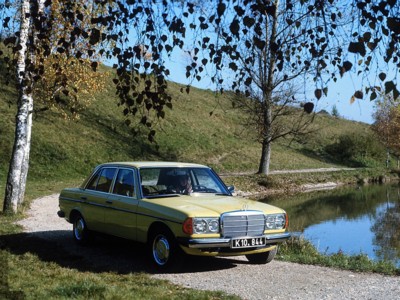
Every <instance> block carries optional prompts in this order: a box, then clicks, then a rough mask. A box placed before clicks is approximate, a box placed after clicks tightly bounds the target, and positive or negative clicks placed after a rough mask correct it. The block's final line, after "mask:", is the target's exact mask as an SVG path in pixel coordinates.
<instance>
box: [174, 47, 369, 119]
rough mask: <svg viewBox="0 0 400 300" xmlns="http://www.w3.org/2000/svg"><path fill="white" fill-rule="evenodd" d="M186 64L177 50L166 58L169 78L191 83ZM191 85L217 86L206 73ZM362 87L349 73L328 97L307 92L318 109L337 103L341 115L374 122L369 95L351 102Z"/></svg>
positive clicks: (329, 109) (213, 88)
mask: <svg viewBox="0 0 400 300" xmlns="http://www.w3.org/2000/svg"><path fill="white" fill-rule="evenodd" d="M174 52H175V51H174ZM186 64H187V61H185V57H184V55H183V54H179V53H177V52H175V53H174V54H173V55H172V56H171V57H170V58H169V59H166V65H167V67H168V68H169V69H170V71H171V75H170V76H169V78H168V79H169V80H171V81H174V82H178V83H181V84H189V81H188V79H187V78H186V76H185V73H186V70H185V66H186ZM191 85H192V86H194V87H197V88H201V89H210V90H215V86H214V85H213V84H212V83H211V80H210V78H209V77H207V76H205V75H204V76H203V78H202V80H201V81H200V82H197V81H193V82H192V83H191ZM311 85H312V84H311ZM311 85H310V87H311ZM361 89H362V81H361V78H358V77H357V76H356V75H354V74H351V73H347V74H345V76H344V77H343V78H341V79H339V80H338V81H337V82H336V83H331V84H330V85H329V86H328V96H327V97H322V98H321V99H320V100H319V101H317V99H316V98H315V96H314V93H313V89H312V90H310V92H309V93H307V94H309V98H308V100H310V101H311V102H313V103H314V104H315V107H316V111H320V110H323V109H324V110H326V111H327V112H329V113H331V112H332V108H333V106H334V105H336V108H337V110H338V112H339V115H340V116H341V117H343V118H345V119H348V120H353V121H359V122H364V123H368V124H372V123H373V122H374V120H373V117H372V114H373V112H374V102H373V101H372V102H371V101H370V100H369V99H368V98H369V96H365V97H364V99H362V100H360V99H356V101H355V102H354V103H351V102H350V99H351V97H352V95H353V94H354V92H355V91H357V90H361Z"/></svg>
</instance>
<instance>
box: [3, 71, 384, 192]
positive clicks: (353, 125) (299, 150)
mask: <svg viewBox="0 0 400 300" xmlns="http://www.w3.org/2000/svg"><path fill="white" fill-rule="evenodd" d="M169 88H170V92H171V94H172V97H173V101H174V102H173V109H172V110H170V109H168V108H167V109H166V118H165V120H163V121H162V122H160V127H158V128H157V134H156V141H157V143H153V144H152V143H150V142H148V141H147V140H146V138H145V136H140V135H139V136H133V135H132V134H131V128H129V127H128V126H126V125H125V124H124V117H123V114H122V109H121V107H118V106H117V102H118V100H117V97H116V96H115V91H114V89H113V84H112V82H111V78H110V80H109V82H108V83H107V90H106V91H105V92H102V93H100V94H99V95H97V96H96V97H95V100H94V101H93V102H92V104H91V105H90V106H89V107H88V108H87V109H86V110H85V111H83V112H82V113H81V115H80V118H79V119H78V120H66V119H64V118H62V116H61V115H60V114H59V113H58V112H55V111H47V112H44V113H40V114H37V115H35V116H34V125H33V133H32V150H31V164H30V170H29V177H28V188H32V187H33V186H34V187H35V188H34V189H35V191H36V190H38V192H40V191H39V190H40V187H42V186H43V185H42V184H41V183H43V182H53V183H54V184H57V185H60V186H63V184H64V185H65V183H66V182H68V183H69V182H75V181H76V182H78V181H80V180H82V178H84V177H85V176H86V175H87V174H88V172H90V170H91V169H92V168H93V167H94V166H95V165H97V164H99V163H102V162H106V161H126V160H173V161H189V162H197V163H203V164H207V165H210V166H212V167H214V168H215V169H216V170H217V171H219V172H233V171H252V170H256V169H257V166H258V162H259V156H260V150H261V146H260V144H259V143H257V142H256V141H255V139H254V138H255V134H254V132H253V130H252V129H251V128H245V127H243V126H242V124H244V123H245V118H246V116H244V115H243V113H242V112H241V111H240V110H237V109H233V108H232V105H231V101H230V98H229V97H230V95H229V93H226V94H224V95H222V96H216V95H215V94H214V93H213V92H212V91H209V90H199V89H195V88H192V89H191V91H190V93H189V94H186V93H181V92H180V88H181V86H179V85H178V84H176V83H171V84H170V86H169ZM16 99H17V95H16V92H15V90H14V89H13V87H12V86H5V85H4V83H3V82H0V114H1V116H2V117H1V118H0V196H1V198H3V197H2V195H3V192H4V182H5V180H6V176H7V171H8V164H9V160H10V156H11V150H12V143H13V137H14V124H15V113H16V105H15V102H16ZM211 111H212V112H213V113H212V114H210V112H211ZM312 126H313V130H314V133H313V134H311V135H308V136H305V137H303V138H302V139H301V140H300V141H297V142H292V143H290V145H289V141H288V140H282V141H279V142H278V143H275V144H274V145H273V149H272V158H271V169H272V170H278V169H299V168H318V167H332V166H338V165H344V166H349V165H354V162H351V160H347V161H346V160H344V161H345V162H343V160H342V161H340V159H338V158H337V157H335V155H332V151H331V153H329V151H327V149H329V147H328V146H329V145H334V144H335V143H336V142H337V141H338V139H339V137H341V136H344V135H347V136H354V137H360V136H362V137H365V138H366V139H367V140H368V141H371V140H374V137H373V135H372V132H371V130H370V128H369V126H368V125H367V124H363V123H358V122H352V121H347V120H343V119H337V118H334V117H331V116H329V115H326V114H325V115H324V114H318V115H317V116H316V118H315V121H314V123H313V125H312ZM331 148H332V147H331ZM333 148H334V147H333ZM334 151H338V150H337V149H336V150H335V149H333V153H334ZM339 151H340V150H339ZM382 151H383V150H382ZM382 154H383V155H384V153H383V152H382ZM364 156H365V157H364V158H365V159H366V160H365V161H366V164H367V165H368V164H372V165H374V164H377V163H378V162H377V157H376V155H375V157H374V158H368V153H367V154H365V155H364ZM379 159H380V158H379ZM381 161H382V162H383V160H381ZM357 163H358V164H360V162H357Z"/></svg>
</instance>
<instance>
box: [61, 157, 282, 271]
mask: <svg viewBox="0 0 400 300" xmlns="http://www.w3.org/2000/svg"><path fill="white" fill-rule="evenodd" d="M233 191H234V189H233V187H232V186H230V187H227V186H226V185H225V184H224V182H223V181H222V180H221V178H220V177H219V176H218V175H217V173H216V172H215V171H213V169H211V168H210V167H207V166H204V165H200V164H193V163H179V162H113V163H104V164H101V165H99V166H97V167H96V168H95V169H94V170H93V172H92V174H91V175H90V176H89V177H88V178H87V179H86V180H85V181H84V182H83V184H82V185H81V186H80V187H79V188H66V189H63V190H62V192H61V193H60V196H59V207H60V210H59V211H58V216H59V217H62V218H65V219H66V220H67V221H68V222H70V223H72V224H73V228H72V233H73V238H74V239H75V241H76V242H78V243H80V244H87V243H88V241H90V239H91V237H92V236H93V233H94V232H98V233H103V234H107V235H113V236H117V237H121V238H124V239H129V240H133V241H137V242H140V243H144V244H146V245H147V246H148V252H147V253H148V254H149V256H150V259H151V262H152V263H153V264H154V266H155V267H157V268H159V269H160V270H162V269H167V268H170V267H172V266H174V265H175V264H177V262H178V261H181V258H182V257H183V256H186V255H197V256H239V255H245V256H246V257H247V259H248V261H249V262H250V263H254V264H265V263H268V262H270V261H272V260H273V258H274V257H275V254H276V252H277V249H278V245H279V244H280V243H282V242H284V241H286V240H287V239H288V238H289V237H290V233H289V232H288V216H287V214H286V212H285V211H284V210H282V209H280V208H278V207H275V206H271V205H268V204H265V203H261V202H258V201H253V200H249V199H246V198H243V197H238V196H233ZM185 254H186V255H185Z"/></svg>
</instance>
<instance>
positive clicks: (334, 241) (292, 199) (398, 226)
mask: <svg viewBox="0 0 400 300" xmlns="http://www.w3.org/2000/svg"><path fill="white" fill-rule="evenodd" d="M263 202H266V203H270V204H273V205H276V206H279V207H281V208H283V209H285V210H286V212H287V213H288V214H289V223H290V225H289V230H290V231H291V232H293V233H294V234H299V235H302V236H303V237H304V238H306V239H307V240H309V241H310V242H311V243H312V244H313V245H314V246H315V247H316V248H317V249H318V251H320V252H321V253H325V254H333V253H338V252H343V253H345V254H349V255H357V254H360V253H362V254H366V255H368V257H370V258H371V259H374V260H390V261H392V262H394V263H395V264H396V265H397V266H399V267H400V186H399V185H367V186H363V187H343V188H338V189H334V190H329V191H319V192H310V193H302V194H296V195H293V196H285V197H279V198H274V199H270V198H267V199H265V200H263Z"/></svg>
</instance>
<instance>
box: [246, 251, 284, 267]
mask: <svg viewBox="0 0 400 300" xmlns="http://www.w3.org/2000/svg"><path fill="white" fill-rule="evenodd" d="M277 251H278V246H276V247H275V248H274V249H272V250H271V251H267V252H262V253H257V254H248V255H246V258H247V260H248V261H249V262H250V263H252V264H259V265H261V264H267V263H269V262H271V261H272V260H273V259H274V257H275V255H276V252H277Z"/></svg>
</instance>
